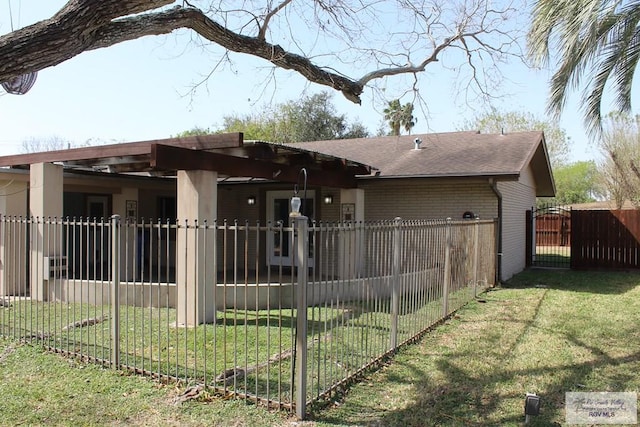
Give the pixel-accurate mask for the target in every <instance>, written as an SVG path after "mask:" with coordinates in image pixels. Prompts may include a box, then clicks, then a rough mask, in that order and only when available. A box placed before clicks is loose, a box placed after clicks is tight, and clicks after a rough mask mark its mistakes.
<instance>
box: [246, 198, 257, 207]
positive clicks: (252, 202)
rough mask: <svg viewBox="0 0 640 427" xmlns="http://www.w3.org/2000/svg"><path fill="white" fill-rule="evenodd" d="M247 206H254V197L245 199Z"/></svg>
mask: <svg viewBox="0 0 640 427" xmlns="http://www.w3.org/2000/svg"><path fill="white" fill-rule="evenodd" d="M247 204H248V205H249V206H253V205H255V204H256V196H249V197H247Z"/></svg>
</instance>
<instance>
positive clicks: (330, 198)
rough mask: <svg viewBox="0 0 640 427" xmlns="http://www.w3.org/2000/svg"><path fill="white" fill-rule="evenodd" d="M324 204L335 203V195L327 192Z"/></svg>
mask: <svg viewBox="0 0 640 427" xmlns="http://www.w3.org/2000/svg"><path fill="white" fill-rule="evenodd" d="M324 204H325V205H332V204H333V196H332V195H330V194H327V195H326V196H324Z"/></svg>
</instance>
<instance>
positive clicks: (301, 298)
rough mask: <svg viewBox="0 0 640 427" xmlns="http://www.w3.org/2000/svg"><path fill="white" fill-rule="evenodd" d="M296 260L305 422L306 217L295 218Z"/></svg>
mask: <svg viewBox="0 0 640 427" xmlns="http://www.w3.org/2000/svg"><path fill="white" fill-rule="evenodd" d="M293 219H294V220H293V233H294V246H293V249H294V250H295V255H296V256H295V259H294V265H297V268H298V286H297V289H296V360H295V363H296V371H295V373H294V374H295V383H296V395H295V399H296V416H297V417H298V419H299V420H303V419H304V418H305V415H306V410H307V284H308V281H309V269H308V267H307V261H308V259H309V226H308V223H307V217H306V216H296V217H293Z"/></svg>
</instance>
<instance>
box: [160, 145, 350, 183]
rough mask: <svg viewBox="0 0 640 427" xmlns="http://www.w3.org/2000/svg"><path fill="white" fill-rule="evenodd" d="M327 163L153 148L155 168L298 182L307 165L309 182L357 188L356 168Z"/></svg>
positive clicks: (168, 147) (172, 147)
mask: <svg viewBox="0 0 640 427" xmlns="http://www.w3.org/2000/svg"><path fill="white" fill-rule="evenodd" d="M323 166H324V165H320V170H318V166H316V165H314V164H296V165H290V164H280V163H273V162H266V161H262V160H254V159H249V158H245V157H234V156H228V155H225V154H220V153H211V152H205V151H199V150H189V149H185V148H179V147H174V146H168V145H163V144H154V145H153V146H152V149H151V167H152V168H154V169H164V170H208V171H217V172H218V173H219V174H222V175H228V176H236V177H254V178H263V179H268V180H275V181H282V182H292V183H295V182H297V181H298V175H299V173H300V169H301V168H303V167H306V168H307V176H308V178H307V184H308V185H323V186H328V187H337V188H354V187H356V179H355V174H354V171H355V170H360V169H359V168H354V169H353V170H351V169H350V168H347V169H341V170H335V169H323V168H322V167H323Z"/></svg>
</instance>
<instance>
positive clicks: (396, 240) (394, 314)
mask: <svg viewBox="0 0 640 427" xmlns="http://www.w3.org/2000/svg"><path fill="white" fill-rule="evenodd" d="M401 221H402V219H401V218H399V217H398V218H396V219H395V220H394V224H393V266H392V271H391V342H390V344H389V345H390V347H391V350H393V349H395V348H396V347H397V346H398V314H399V313H400V263H401V244H402V230H401V228H400V222H401Z"/></svg>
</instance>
